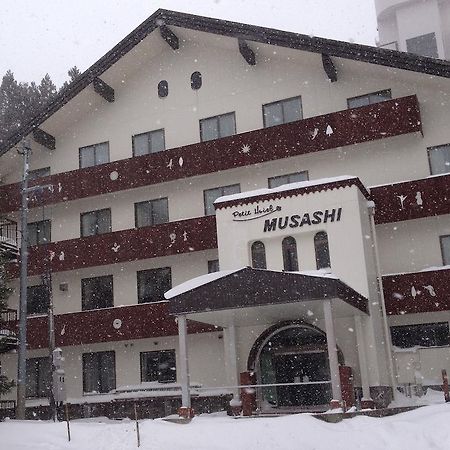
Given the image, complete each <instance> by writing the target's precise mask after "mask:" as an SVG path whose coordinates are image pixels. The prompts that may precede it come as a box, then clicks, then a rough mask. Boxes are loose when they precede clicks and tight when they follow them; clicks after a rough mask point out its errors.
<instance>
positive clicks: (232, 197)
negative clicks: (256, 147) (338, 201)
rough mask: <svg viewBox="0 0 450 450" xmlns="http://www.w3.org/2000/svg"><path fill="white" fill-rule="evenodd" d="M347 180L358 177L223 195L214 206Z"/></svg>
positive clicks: (333, 178)
mask: <svg viewBox="0 0 450 450" xmlns="http://www.w3.org/2000/svg"><path fill="white" fill-rule="evenodd" d="M347 180H358V177H356V176H354V175H340V176H337V177H330V178H319V179H317V180H309V181H297V182H296V183H289V184H283V185H282V186H278V187H276V188H272V189H270V188H263V189H255V190H254V191H246V192H240V193H238V194H230V195H223V196H222V197H219V198H218V199H216V200H215V202H214V204H219V203H225V202H230V201H233V200H242V199H247V198H252V197H260V196H262V195H267V194H273V193H275V192H285V191H293V190H296V189H303V188H307V187H312V186H320V185H321V184H329V183H336V182H339V181H347Z"/></svg>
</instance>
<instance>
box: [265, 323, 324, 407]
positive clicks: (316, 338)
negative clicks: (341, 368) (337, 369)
mask: <svg viewBox="0 0 450 450" xmlns="http://www.w3.org/2000/svg"><path fill="white" fill-rule="evenodd" d="M258 378H259V381H258V383H260V384H267V385H268V386H267V387H264V388H262V389H261V395H260V403H261V404H260V406H261V409H262V410H264V411H267V412H268V411H270V410H273V409H274V408H277V409H283V408H288V409H293V408H294V409H297V410H314V409H316V410H317V409H323V408H324V407H325V405H328V404H329V402H330V400H331V397H332V395H331V383H330V369H329V364H328V353H327V345H326V336H325V334H324V333H322V332H321V331H320V330H317V329H316V328H313V327H309V326H307V325H293V326H290V327H286V328H282V329H280V330H278V331H276V332H275V333H274V334H273V335H272V336H270V337H269V338H268V339H266V340H265V342H264V343H263V346H262V349H261V351H260V353H259V364H258Z"/></svg>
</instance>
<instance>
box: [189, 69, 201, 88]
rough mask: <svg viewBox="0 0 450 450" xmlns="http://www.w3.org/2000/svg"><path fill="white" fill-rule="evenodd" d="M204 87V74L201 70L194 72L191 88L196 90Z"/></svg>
mask: <svg viewBox="0 0 450 450" xmlns="http://www.w3.org/2000/svg"><path fill="white" fill-rule="evenodd" d="M201 87H202V74H201V73H200V72H193V73H192V75H191V88H192V89H194V91H195V90H197V89H200V88H201Z"/></svg>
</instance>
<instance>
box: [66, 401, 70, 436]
mask: <svg viewBox="0 0 450 450" xmlns="http://www.w3.org/2000/svg"><path fill="white" fill-rule="evenodd" d="M65 410H66V423H67V438H68V439H69V442H70V424H69V404H68V403H66V404H65Z"/></svg>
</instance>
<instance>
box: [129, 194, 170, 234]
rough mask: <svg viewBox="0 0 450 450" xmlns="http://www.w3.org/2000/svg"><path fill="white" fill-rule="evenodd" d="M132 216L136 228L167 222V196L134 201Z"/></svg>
mask: <svg viewBox="0 0 450 450" xmlns="http://www.w3.org/2000/svg"><path fill="white" fill-rule="evenodd" d="M134 218H135V225H136V228H140V227H147V226H153V225H158V224H160V223H166V222H168V221H169V206H168V201H167V198H160V199H157V200H148V201H145V202H140V203H135V204H134Z"/></svg>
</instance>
